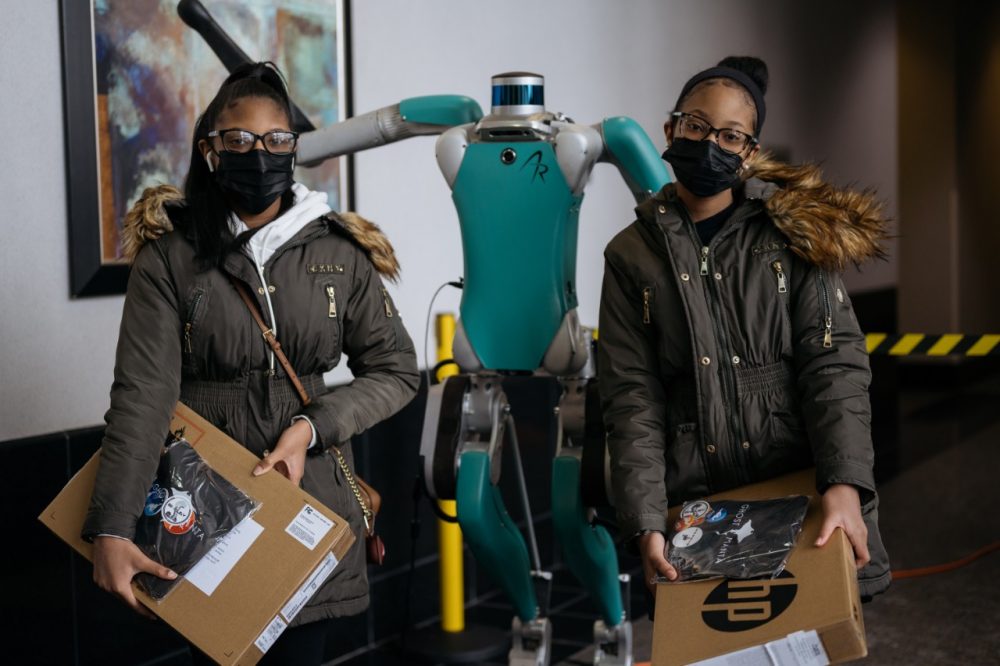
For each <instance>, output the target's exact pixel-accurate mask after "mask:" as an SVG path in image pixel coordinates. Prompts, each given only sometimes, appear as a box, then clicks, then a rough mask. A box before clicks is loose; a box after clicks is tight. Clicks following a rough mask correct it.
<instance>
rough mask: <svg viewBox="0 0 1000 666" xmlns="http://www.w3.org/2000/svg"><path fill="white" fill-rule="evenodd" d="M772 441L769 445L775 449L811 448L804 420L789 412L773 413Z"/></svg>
mask: <svg viewBox="0 0 1000 666" xmlns="http://www.w3.org/2000/svg"><path fill="white" fill-rule="evenodd" d="M769 418H770V420H771V441H770V442H769V445H770V446H772V447H774V448H788V447H796V446H805V447H806V448H808V446H809V442H808V440H809V436H808V434H807V433H806V429H805V427H803V425H802V420H801V419H799V418H798V417H797V416H795V415H794V414H789V413H787V412H771V413H770V414H769Z"/></svg>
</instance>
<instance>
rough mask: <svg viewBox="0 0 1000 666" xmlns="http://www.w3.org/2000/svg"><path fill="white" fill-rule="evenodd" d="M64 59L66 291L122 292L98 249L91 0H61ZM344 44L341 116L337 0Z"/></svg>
mask: <svg viewBox="0 0 1000 666" xmlns="http://www.w3.org/2000/svg"><path fill="white" fill-rule="evenodd" d="M59 10H60V26H61V40H60V41H61V47H62V63H63V114H64V119H65V148H66V150H65V158H66V188H67V192H66V195H67V209H68V210H67V219H68V241H69V269H70V270H69V274H70V297H71V298H80V297H91V296H106V295H113V294H123V293H125V289H126V285H127V283H128V273H129V267H128V265H127V264H126V263H125V262H123V261H115V262H109V261H105V259H104V256H103V252H102V233H104V230H103V229H102V221H101V220H102V216H101V192H100V191H101V185H100V182H101V178H102V173H101V160H100V155H99V150H100V148H99V145H98V127H97V122H98V120H97V108H96V97H97V85H98V84H97V78H96V72H95V62H94V18H93V17H94V13H93V0H59ZM340 11H341V12H342V14H341V16H342V25H343V34H342V35H340V39H342V42H343V48H342V50H341V53H340V56H341V57H342V58H343V67H342V69H341V72H342V75H341V78H342V83H341V85H340V86H339V88H340V94H341V99H342V100H343V113H342V116H341V117H342V119H344V118H348V117H350V116H351V115H352V114H353V90H352V88H353V86H352V81H351V70H352V62H351V59H352V44H351V33H352V30H351V1H350V0H341V9H340ZM339 159H341V160H342V162H341V169H342V171H343V174H344V175H343V176H342V183H341V188H340V191H341V208H342V209H345V210H347V209H350V208H351V207H352V206H353V203H354V177H353V175H354V160H353V157H352V156H350V155H348V156H344V157H342V158H339Z"/></svg>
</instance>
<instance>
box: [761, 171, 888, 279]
mask: <svg viewBox="0 0 1000 666" xmlns="http://www.w3.org/2000/svg"><path fill="white" fill-rule="evenodd" d="M747 177H748V178H749V177H756V178H759V179H761V180H764V181H768V182H772V183H775V184H776V185H778V186H779V187H780V188H781V189H779V190H778V191H777V192H775V193H774V194H773V195H771V197H770V198H769V199H768V200H767V204H766V207H767V211H768V213H770V215H771V219H772V220H773V221H774V224H775V226H777V227H778V229H779V230H780V231H781V232H782V233H783V234H785V236H787V237H788V240H789V242H790V244H791V247H792V250H793V251H794V252H795V253H796V254H798V255H799V256H800V257H802V258H803V259H805V260H806V261H808V262H810V263H812V264H814V265H816V266H819V267H821V268H823V269H826V270H831V271H843V270H844V269H845V268H846V267H847V265H848V264H849V263H853V264H855V265H858V264H861V263H862V262H864V261H867V260H869V259H875V258H878V259H885V258H886V253H885V248H883V247H882V242H883V241H884V240H885V239H886V238H887V226H888V221H887V220H886V219H885V218H884V217H883V215H882V203H881V202H880V201H879V200H878V199H877V198H876V196H875V193H874V191H872V190H862V191H860V192H857V191H853V190H847V189H840V188H836V187H834V186H833V185H830V184H829V183H827V182H825V181H824V180H823V177H822V173H821V172H820V169H819V167H817V166H816V165H813V164H804V165H791V164H784V163H782V162H778V161H776V160H773V159H772V158H771V157H770V155H767V154H763V155H758V156H754V157H753V158H751V159H750V160H748V161H747Z"/></svg>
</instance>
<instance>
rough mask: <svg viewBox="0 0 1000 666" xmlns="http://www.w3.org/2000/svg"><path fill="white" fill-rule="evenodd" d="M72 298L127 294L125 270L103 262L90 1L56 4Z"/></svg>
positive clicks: (123, 267) (66, 0)
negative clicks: (60, 52) (64, 140)
mask: <svg viewBox="0 0 1000 666" xmlns="http://www.w3.org/2000/svg"><path fill="white" fill-rule="evenodd" d="M59 5H60V7H59V10H60V19H61V21H60V23H61V25H62V62H63V114H64V116H65V121H66V123H65V126H66V188H67V192H66V200H67V208H68V211H67V213H68V218H69V275H70V295H71V296H73V297H80V296H104V295H108V294H121V293H124V292H125V285H126V283H127V281H128V266H127V265H125V264H124V263H105V262H104V261H103V260H102V258H101V214H100V190H99V181H100V161H99V159H98V154H97V151H98V148H97V134H96V128H97V111H96V108H95V103H94V100H95V77H94V30H93V9H92V4H91V2H90V0H82V1H81V0H60V3H59Z"/></svg>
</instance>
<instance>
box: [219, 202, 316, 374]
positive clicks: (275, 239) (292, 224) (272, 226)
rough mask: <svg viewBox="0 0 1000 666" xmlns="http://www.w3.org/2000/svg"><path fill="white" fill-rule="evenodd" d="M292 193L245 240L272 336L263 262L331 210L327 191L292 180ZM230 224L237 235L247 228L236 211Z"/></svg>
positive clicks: (271, 312)
mask: <svg viewBox="0 0 1000 666" xmlns="http://www.w3.org/2000/svg"><path fill="white" fill-rule="evenodd" d="M292 194H293V195H294V197H295V198H294V203H293V204H292V207H291V208H289V209H288V210H287V211H285V213H284V214H283V215H281V216H280V217H277V218H275V219H274V220H272V221H271V222H268V223H267V224H266V225H265V226H264V228H263V229H261V230H260V231H258V232H257V233H255V234H254V235H253V236H251V238H250V241H249V242H248V243H247V250H248V253H249V255H250V258H251V259H253V263H254V266H255V267H256V268H257V277H258V278H260V285H261V287H262V288H263V293H264V300H265V302H266V303H267V310H268V315H269V316H268V320H269V323H270V325H271V331H272V332H273V333H274V335H275V337H277V335H278V324H277V322H276V321H275V318H274V306H273V305H272V304H271V290H270V288H269V285H268V284H267V278H265V276H264V265H265V264H266V263H267V261H268V259H270V258H271V257H272V256H274V253H275V252H276V251H277V250H278V249H279V248H280V247H281V246H282V245H284V244H285V243H287V242H288V241H289V240H291V239H292V237H293V236H295V234H297V233H299V232H300V231H301V230H302V227H304V226H306V225H307V224H309V223H310V222H312V221H313V220H315V219H316V218H317V217H319V216H321V215H326V214H327V213H329V212H330V211H331V210H333V209H332V208H330V205H329V204H328V203H327V202H326V201H327V194H326V192H313V191H311V190H309V188H307V187H306V186H305V185H302V184H301V183H295V184H294V185H292ZM229 224H230V228H231V229H232V231H233V234H234V235H236V236H238V235H240V234H241V233H243V232H244V231H246V230H247V229H248V227H247V225H246V223H244V222H243V220H241V219H240V218H239V217H238V216H237V215H236V214H235V213H234V214H233V215H231V216H230V218H229ZM268 351H269V352H270V371H271V374H272V375H273V374H274V352H273V351H270V348H268Z"/></svg>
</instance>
